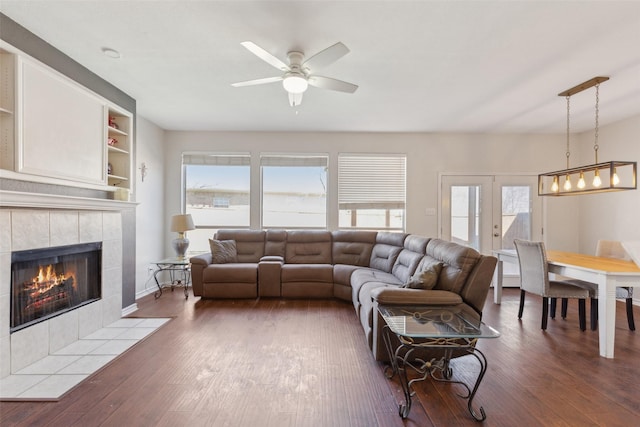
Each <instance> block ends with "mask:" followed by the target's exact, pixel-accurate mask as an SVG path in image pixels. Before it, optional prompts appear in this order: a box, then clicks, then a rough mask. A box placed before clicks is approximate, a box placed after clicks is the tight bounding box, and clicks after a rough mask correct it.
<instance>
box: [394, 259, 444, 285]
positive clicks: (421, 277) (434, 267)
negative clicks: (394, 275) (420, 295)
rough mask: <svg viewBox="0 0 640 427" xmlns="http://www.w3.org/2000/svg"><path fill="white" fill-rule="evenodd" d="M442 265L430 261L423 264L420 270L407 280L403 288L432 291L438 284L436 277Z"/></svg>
mask: <svg viewBox="0 0 640 427" xmlns="http://www.w3.org/2000/svg"><path fill="white" fill-rule="evenodd" d="M443 265H444V264H443V263H441V262H437V261H432V262H429V263H425V264H424V265H423V266H422V268H421V269H420V270H419V271H418V272H416V273H415V274H414V275H413V276H411V277H410V278H409V281H407V283H405V284H404V287H405V288H411V289H427V290H428V289H433V287H434V286H435V285H436V283H438V277H439V276H440V272H441V271H442V267H443Z"/></svg>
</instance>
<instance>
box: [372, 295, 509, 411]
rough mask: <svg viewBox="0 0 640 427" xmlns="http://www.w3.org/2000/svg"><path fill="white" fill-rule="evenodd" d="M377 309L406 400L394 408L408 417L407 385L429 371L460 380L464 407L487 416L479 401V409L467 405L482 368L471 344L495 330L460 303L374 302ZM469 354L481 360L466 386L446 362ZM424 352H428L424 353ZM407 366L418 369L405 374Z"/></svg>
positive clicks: (437, 376) (409, 388)
mask: <svg viewBox="0 0 640 427" xmlns="http://www.w3.org/2000/svg"><path fill="white" fill-rule="evenodd" d="M378 311H379V312H380V315H381V316H382V318H383V319H384V321H385V323H386V325H385V327H384V329H383V338H384V342H385V346H386V347H387V351H388V353H389V359H390V361H391V366H390V368H391V369H392V372H391V373H390V374H389V375H388V376H389V377H392V376H393V375H396V374H397V375H398V378H399V380H400V384H401V385H402V390H403V392H404V397H405V402H404V403H401V404H400V405H399V414H400V416H401V417H402V418H407V417H408V416H409V412H410V411H411V398H412V396H413V395H414V392H413V390H412V386H413V384H414V383H415V382H417V381H424V380H425V379H427V378H428V377H431V378H433V379H434V380H436V381H442V382H449V383H454V384H460V385H461V386H463V387H464V388H465V389H466V394H462V395H459V396H460V397H462V398H464V399H467V400H468V403H467V407H468V409H469V412H470V413H471V415H472V416H473V418H475V419H476V420H478V421H484V420H485V419H486V418H487V417H486V414H485V412H484V409H483V408H482V407H480V413H479V414H478V413H477V412H476V411H475V409H474V408H473V406H472V403H473V398H474V397H475V395H476V392H477V391H478V387H479V386H480V382H481V381H482V378H483V377H484V374H485V373H486V372H487V358H486V356H485V355H484V354H483V353H482V352H481V351H480V350H478V349H477V348H476V343H477V341H478V340H479V339H483V338H497V337H499V336H500V333H499V332H498V331H496V330H495V329H493V328H492V327H491V326H488V325H485V324H484V323H482V322H479V321H478V320H476V319H473V318H472V317H471V316H469V315H468V314H467V313H465V312H464V311H463V310H461V309H460V308H459V307H455V306H454V307H443V306H424V305H423V306H385V305H380V306H378ZM464 354H468V355H472V356H474V357H475V358H476V360H478V362H479V363H480V372H479V373H478V377H477V379H476V381H475V384H474V385H473V388H470V387H469V386H468V385H467V384H466V383H464V382H462V381H456V380H454V379H453V378H452V377H453V370H452V369H451V367H450V364H449V362H450V361H451V359H452V357H459V356H460V355H464ZM425 355H427V357H426V358H425ZM408 371H413V372H415V373H416V374H417V376H416V377H413V378H411V379H409V376H408Z"/></svg>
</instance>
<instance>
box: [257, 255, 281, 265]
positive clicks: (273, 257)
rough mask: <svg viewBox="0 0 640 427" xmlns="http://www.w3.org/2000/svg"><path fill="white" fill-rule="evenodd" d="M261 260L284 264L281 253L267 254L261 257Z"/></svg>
mask: <svg viewBox="0 0 640 427" xmlns="http://www.w3.org/2000/svg"><path fill="white" fill-rule="evenodd" d="M260 262H279V263H280V264H284V257H281V256H279V255H265V256H263V257H262V258H260Z"/></svg>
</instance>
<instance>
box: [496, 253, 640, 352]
mask: <svg viewBox="0 0 640 427" xmlns="http://www.w3.org/2000/svg"><path fill="white" fill-rule="evenodd" d="M493 254H494V255H495V256H496V257H497V258H498V266H497V270H496V280H495V281H494V302H495V303H496V304H500V301H501V298H502V282H503V262H509V263H515V264H516V265H517V264H518V254H517V253H516V251H515V250H514V249H501V250H497V251H493ZM547 263H548V268H549V272H550V273H555V274H558V275H561V276H566V277H570V278H573V279H580V280H585V281H587V282H591V283H595V284H596V285H598V338H599V347H600V356H602V357H607V358H613V350H614V343H615V332H616V287H618V286H626V287H640V267H638V266H637V265H636V264H635V263H634V262H633V261H625V260H620V259H614V258H603V257H597V256H593V255H585V254H579V253H573V252H563V251H555V250H548V251H547Z"/></svg>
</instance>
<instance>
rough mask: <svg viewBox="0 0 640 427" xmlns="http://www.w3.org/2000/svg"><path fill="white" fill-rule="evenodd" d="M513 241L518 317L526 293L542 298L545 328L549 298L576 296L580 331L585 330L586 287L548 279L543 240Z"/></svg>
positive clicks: (545, 326)
mask: <svg viewBox="0 0 640 427" xmlns="http://www.w3.org/2000/svg"><path fill="white" fill-rule="evenodd" d="M514 244H515V246H516V252H517V253H518V263H519V264H520V308H519V310H518V319H521V318H522V312H523V310H524V300H525V294H526V293H527V292H528V293H531V294H535V295H540V296H541V297H542V325H541V327H542V329H543V330H546V329H547V319H548V317H549V299H557V298H567V299H568V298H575V299H577V300H578V315H579V321H580V330H582V331H584V330H585V329H586V321H585V300H586V299H587V298H589V290H588V289H585V288H583V287H580V286H577V285H574V284H572V283H570V282H565V281H558V280H550V279H549V267H548V265H547V254H546V251H545V247H544V243H543V242H531V241H528V240H519V239H516V240H514ZM554 305H555V304H554ZM563 314H566V313H563Z"/></svg>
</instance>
